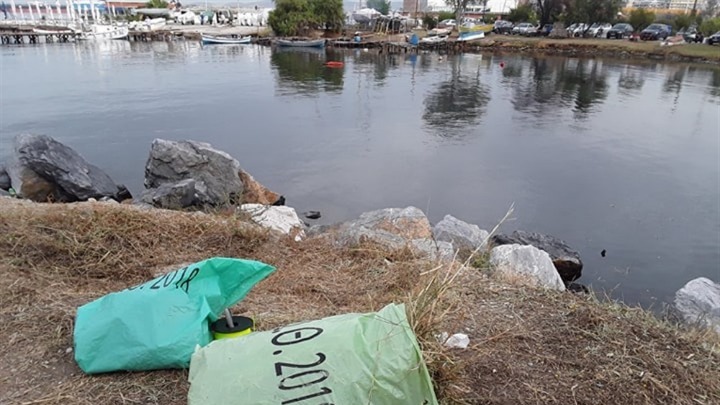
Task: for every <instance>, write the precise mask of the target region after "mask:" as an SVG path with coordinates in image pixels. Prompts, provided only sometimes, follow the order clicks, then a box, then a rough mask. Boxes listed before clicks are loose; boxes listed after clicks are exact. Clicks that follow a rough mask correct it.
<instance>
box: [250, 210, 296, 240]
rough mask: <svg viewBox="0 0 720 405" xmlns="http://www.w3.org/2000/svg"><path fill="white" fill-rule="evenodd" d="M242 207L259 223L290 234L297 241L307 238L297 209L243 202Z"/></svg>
mask: <svg viewBox="0 0 720 405" xmlns="http://www.w3.org/2000/svg"><path fill="white" fill-rule="evenodd" d="M240 209H241V210H242V211H243V212H245V213H247V214H249V215H250V217H251V218H252V220H253V221H254V222H255V223H257V224H258V225H260V226H262V227H264V228H269V229H272V230H274V231H277V232H280V233H282V234H285V235H289V236H290V237H291V238H293V239H295V240H296V241H300V240H302V239H303V238H305V226H304V224H303V222H302V220H300V217H298V215H297V213H296V212H295V209H294V208H292V207H286V206H277V205H262V204H243V205H241V206H240Z"/></svg>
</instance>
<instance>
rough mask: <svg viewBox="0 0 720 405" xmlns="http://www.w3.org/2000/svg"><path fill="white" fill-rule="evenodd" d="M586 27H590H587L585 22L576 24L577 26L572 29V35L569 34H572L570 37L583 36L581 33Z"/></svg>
mask: <svg viewBox="0 0 720 405" xmlns="http://www.w3.org/2000/svg"><path fill="white" fill-rule="evenodd" d="M588 28H590V27H589V26H588V25H587V24H585V23H580V24H578V25H577V27H575V29H574V30H573V31H572V35H571V36H572V37H581V36H583V34H584V33H585V31H587V29H588Z"/></svg>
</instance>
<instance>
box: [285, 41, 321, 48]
mask: <svg viewBox="0 0 720 405" xmlns="http://www.w3.org/2000/svg"><path fill="white" fill-rule="evenodd" d="M275 43H276V44H277V46H280V47H287V48H323V47H325V40H324V39H311V40H289V39H278V40H277V41H275Z"/></svg>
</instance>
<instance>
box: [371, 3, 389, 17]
mask: <svg viewBox="0 0 720 405" xmlns="http://www.w3.org/2000/svg"><path fill="white" fill-rule="evenodd" d="M367 6H368V7H369V8H374V9H375V10H376V11H378V12H380V13H382V15H388V13H389V12H390V0H368V1H367Z"/></svg>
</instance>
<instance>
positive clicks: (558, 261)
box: [492, 231, 583, 284]
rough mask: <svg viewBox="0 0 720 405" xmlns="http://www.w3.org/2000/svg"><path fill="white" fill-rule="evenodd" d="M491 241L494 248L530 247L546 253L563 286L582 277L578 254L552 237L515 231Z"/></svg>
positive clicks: (497, 236)
mask: <svg viewBox="0 0 720 405" xmlns="http://www.w3.org/2000/svg"><path fill="white" fill-rule="evenodd" d="M492 241H493V244H494V245H495V246H500V245H513V244H517V245H531V246H534V247H536V248H538V249H540V250H543V251H545V252H547V253H548V254H549V255H550V258H551V259H552V262H553V264H554V265H555V269H557V272H558V273H559V274H560V277H561V278H562V280H563V281H564V282H565V284H569V283H571V282H573V281H575V280H577V279H579V278H580V276H581V275H582V268H583V262H582V260H580V253H578V252H577V251H576V250H573V249H572V248H571V247H570V246H568V244H567V243H565V242H564V241H562V240H560V239H558V238H556V237H554V236H550V235H544V234H541V233H537V232H525V231H515V232H513V233H512V235H502V234H500V235H495V236H493V238H492Z"/></svg>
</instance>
